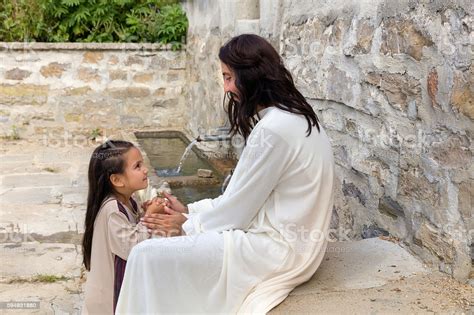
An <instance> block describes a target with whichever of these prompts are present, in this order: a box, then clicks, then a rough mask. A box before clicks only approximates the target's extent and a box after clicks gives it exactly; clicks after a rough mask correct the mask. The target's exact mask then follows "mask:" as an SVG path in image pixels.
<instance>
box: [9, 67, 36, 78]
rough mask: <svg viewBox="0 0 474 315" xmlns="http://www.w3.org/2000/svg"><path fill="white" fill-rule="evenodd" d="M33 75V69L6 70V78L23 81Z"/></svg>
mask: <svg viewBox="0 0 474 315" xmlns="http://www.w3.org/2000/svg"><path fill="white" fill-rule="evenodd" d="M30 75H31V71H28V70H23V69H19V68H14V69H12V70H8V71H7V72H5V79H7V80H17V81H21V80H23V79H26V78H28V77H29V76H30Z"/></svg>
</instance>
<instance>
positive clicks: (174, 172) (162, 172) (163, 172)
mask: <svg viewBox="0 0 474 315" xmlns="http://www.w3.org/2000/svg"><path fill="white" fill-rule="evenodd" d="M196 143H197V140H196V139H195V140H193V141H191V143H189V145H188V146H187V147H186V149H185V150H184V153H183V155H182V156H181V159H180V160H179V163H178V166H177V167H176V168H174V169H164V170H160V171H159V172H158V176H163V177H167V176H179V174H180V173H181V169H182V168H183V164H184V161H186V158H187V157H188V156H189V153H190V152H191V149H192V148H193V146H194V145H195V144H196Z"/></svg>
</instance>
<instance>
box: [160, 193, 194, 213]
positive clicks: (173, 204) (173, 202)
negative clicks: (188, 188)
mask: <svg viewBox="0 0 474 315" xmlns="http://www.w3.org/2000/svg"><path fill="white" fill-rule="evenodd" d="M163 195H164V196H165V197H166V199H168V204H167V206H168V207H169V208H170V209H171V210H174V211H177V212H180V213H188V207H186V206H185V205H183V204H182V203H181V201H179V200H178V198H176V197H175V196H173V195H171V194H168V193H167V192H163Z"/></svg>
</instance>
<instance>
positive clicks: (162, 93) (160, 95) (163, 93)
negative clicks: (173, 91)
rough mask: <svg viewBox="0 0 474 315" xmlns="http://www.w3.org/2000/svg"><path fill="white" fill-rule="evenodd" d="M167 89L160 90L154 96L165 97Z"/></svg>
mask: <svg viewBox="0 0 474 315" xmlns="http://www.w3.org/2000/svg"><path fill="white" fill-rule="evenodd" d="M165 92H166V88H159V89H156V91H155V92H154V93H153V96H158V97H163V96H165Z"/></svg>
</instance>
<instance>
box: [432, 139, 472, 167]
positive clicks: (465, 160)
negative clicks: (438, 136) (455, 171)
mask: <svg viewBox="0 0 474 315" xmlns="http://www.w3.org/2000/svg"><path fill="white" fill-rule="evenodd" d="M469 148H470V141H469V139H467V138H466V137H463V136H456V135H452V136H449V137H448V138H447V139H446V140H443V141H438V142H434V143H432V144H431V146H430V149H429V150H430V156H431V157H432V158H433V159H434V160H435V161H436V162H438V164H439V165H440V166H441V167H449V168H460V167H464V166H467V165H469V164H470V163H472V152H471V151H470V149H469Z"/></svg>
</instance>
